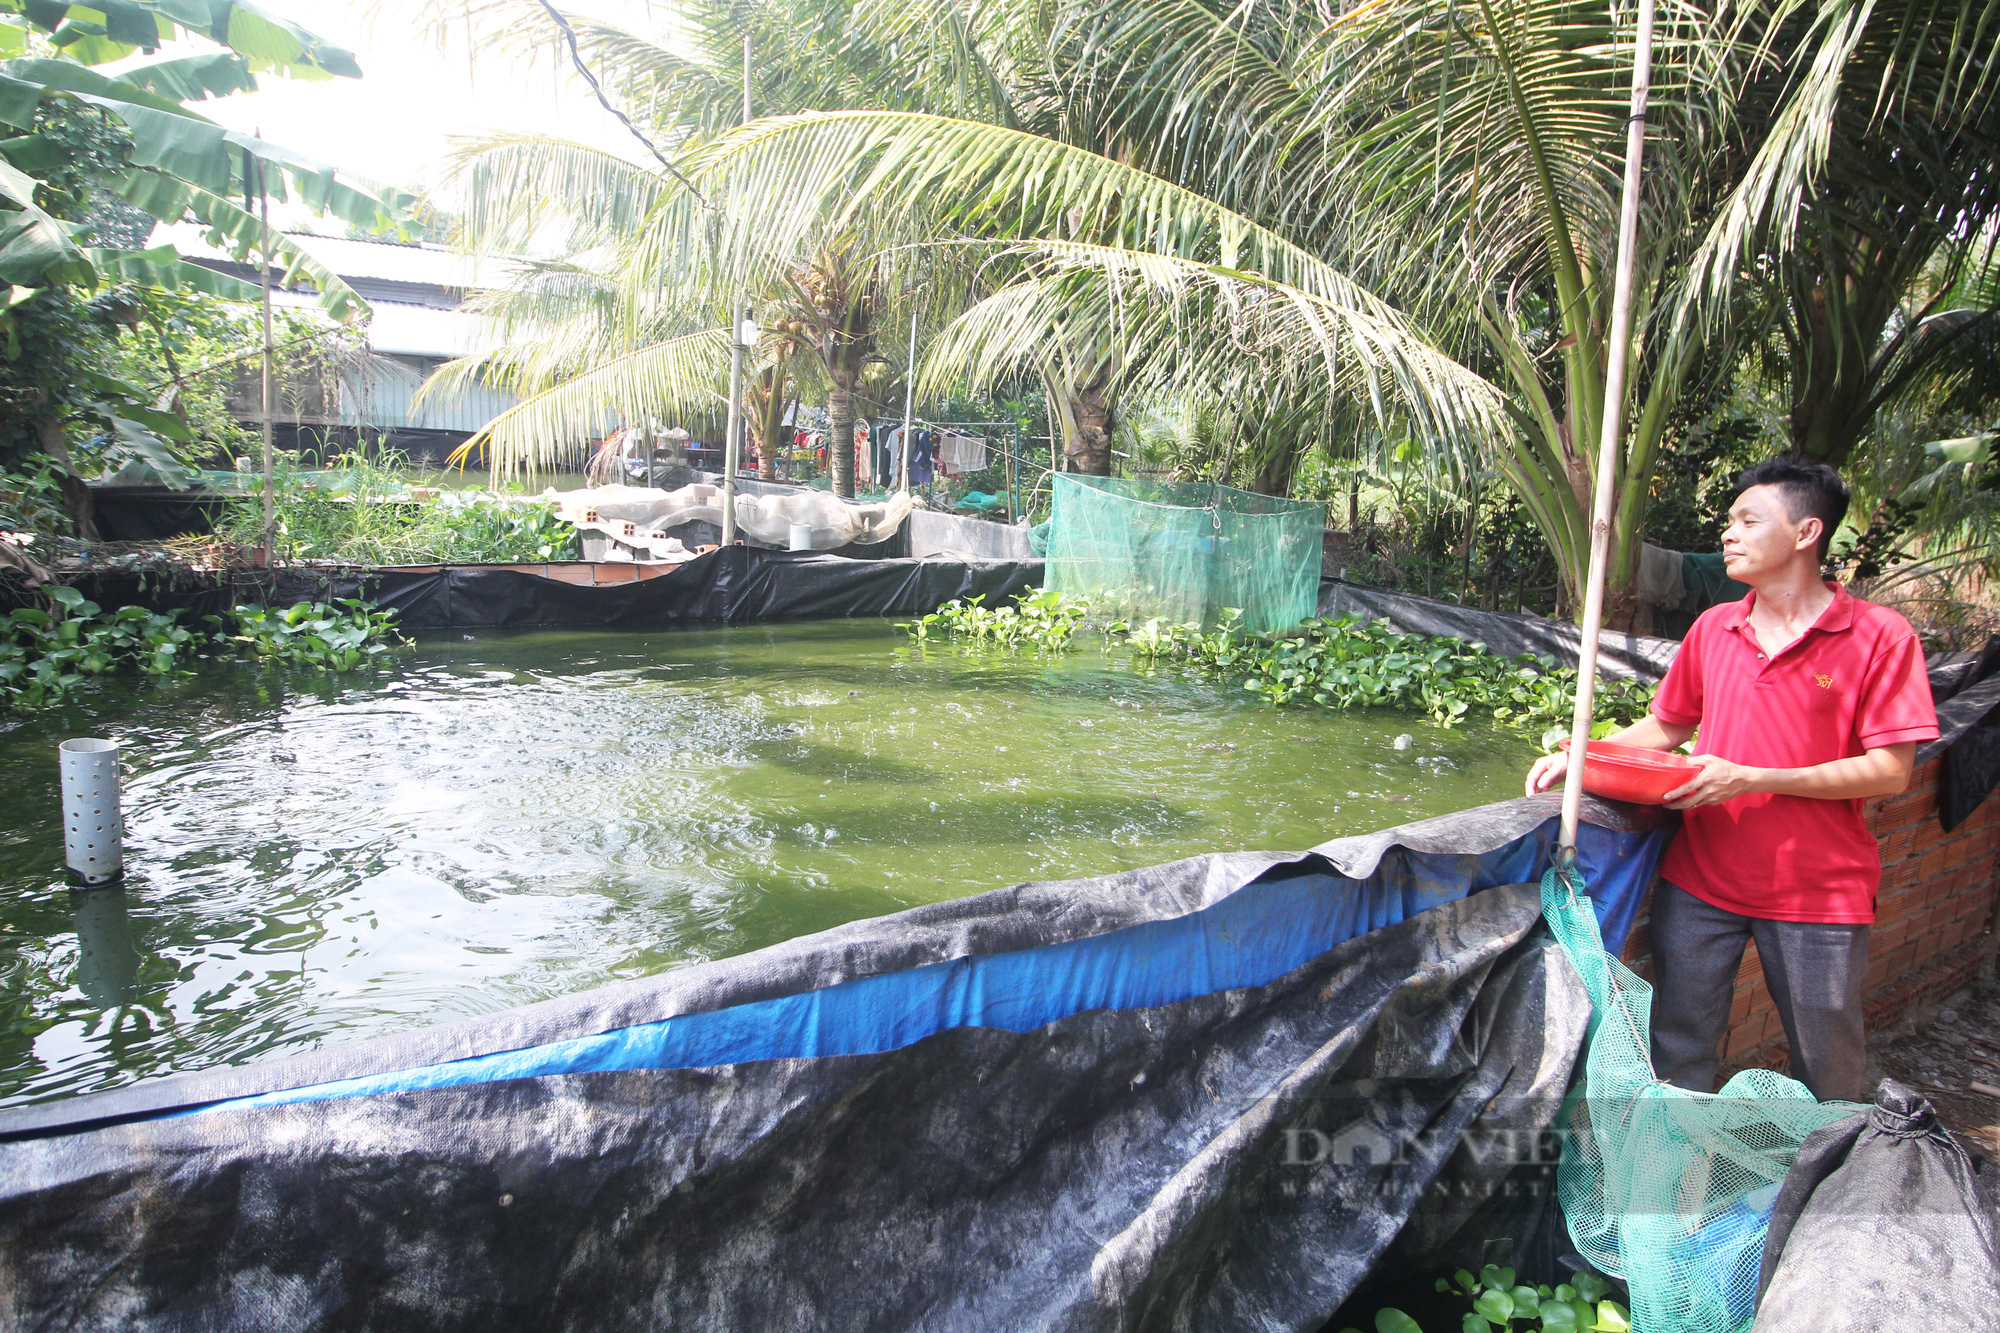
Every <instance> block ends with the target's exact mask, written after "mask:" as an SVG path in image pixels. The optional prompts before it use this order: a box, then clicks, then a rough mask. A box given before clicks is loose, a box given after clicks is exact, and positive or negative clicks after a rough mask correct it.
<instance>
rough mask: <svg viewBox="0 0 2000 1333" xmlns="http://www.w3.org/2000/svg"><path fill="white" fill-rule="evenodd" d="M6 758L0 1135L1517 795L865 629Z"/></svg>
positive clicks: (638, 639)
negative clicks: (84, 849)
mask: <svg viewBox="0 0 2000 1333" xmlns="http://www.w3.org/2000/svg"><path fill="white" fill-rule="evenodd" d="M0 727H4V728H5V730H4V731H0V774H4V775H5V778H4V781H5V793H6V797H5V801H4V805H0V809H4V810H5V812H6V813H5V815H4V827H0V1104H11V1103H17V1102H24V1101H34V1100H41V1099H45V1098H48V1097H52V1096H61V1095H68V1094H73V1093H78V1092H84V1091H90V1090H96V1089H101V1088H106V1087H111V1086H115V1085H117V1084H120V1083H124V1082H129V1081H131V1080H133V1079H135V1078H139V1077H144V1076H151V1075H157V1074H164V1073H169V1072H176V1071H185V1070H191V1069H197V1068H202V1067H206V1066H211V1065H216V1064H230V1063H239V1062H243V1061H249V1060H255V1059H262V1058H267V1057H270V1056H276V1055H281V1054H289V1053H294V1052H298V1051H301V1050H307V1049H310V1048H312V1047H315V1046H317V1045H320V1044H322V1043H327V1042H338V1041H347V1040H353V1039H357V1038H361V1037H367V1036H375V1035H379V1034H383V1033H387V1032H392V1031H398V1030H403V1029H408V1028H412V1027H418V1026H423V1025H427V1024H432V1023H439V1022H445V1021H449V1020H452V1019H457V1018H461V1017H465V1016H467V1015H470V1014H474V1013H479V1012H484V1011H488V1010H493V1009H500V1008H505V1007H508V1006H512V1005H519V1004H525V1003H528V1002H531V1001H534V1000H541V999H547V998H550V997H552V996H557V995H563V994H568V993H571V992H575V991H579V990H583V989H586V988H589V987H592V986H597V985H601V984H604V983H606V982H610V981H614V980H620V979H624V978H629V977H637V976H644V975H647V974H651V973H655V972H659V971H661V970H663V969H666V968H670V967H676V966H680V965H683V964H686V963H690V962H695V961H699V960H703V959H709V958H716V957H721V956H724V955H727V954H734V953H741V952H744V951H746V950H750V949H755V948H759V947H761V946H764V945H768V944H772V943H775V942H777V941H779V940H783V939H787V938H790V937H792V936H795V935H801V934H805V933H807V932H811V931H816V930H822V929H825V928H827V927H829V926H834V925H837V924H839V923H841V922H845V921H851V920H855V919H857V918H861V917H868V916H875V915H879V914H882V913H885V912H893V911H897V910H899V909H901V908H905V907H910V906H913V905H916V904H919V903H925V902H931V901H936V900H940V899H945V898H953V897H958V896H961V895H964V894H969V893H977V892H980V891H981V890H985V889H990V888H995V887H999V886H1002V885H1008V884H1014V883H1020V882H1023V881H1027V880H1035V879H1070V878H1076V877H1080V876H1086V875H1094V874H1102V873H1105V872H1108V871H1113V870H1120V869H1126V868H1129V867H1134V866H1142V865H1152V864H1157V863H1159V862H1162V861H1168V860H1172V859H1175V858H1177V857H1182V856H1190V855H1194V854H1197V853H1200V852H1205V851H1216V850H1234V849H1240V848H1277V849H1297V848H1303V847H1308V846H1311V845H1313V844H1316V843H1319V842H1323V841H1325V840H1327V839H1328V838H1332V837H1336V836H1339V835H1342V834H1349V833H1357V832H1365V831H1367V830H1370V829H1375V828H1381V827H1384V826H1387V825H1390V824H1397V823H1403V822H1406V821H1408V820H1411V819H1416V818H1421V817H1424V816H1427V815H1434V814H1442V813H1445V812H1447V811H1450V810H1456V809H1462V808H1464V807H1467V806H1471V805H1476V804H1480V803H1483V802H1486V801H1492V800H1498V799H1502V798H1504V797H1506V796H1509V795H1512V794H1514V793H1516V792H1517V791H1518V790H1519V784H1520V773H1521V771H1522V769H1523V767H1524V765H1525V764H1526V762H1527V760H1528V756H1529V754H1530V751H1529V749H1528V746H1527V742H1526V741H1525V740H1524V739H1523V738H1521V737H1520V736H1518V735H1515V734H1513V733H1509V732H1504V731H1500V730H1497V729H1494V728H1490V727H1482V726H1469V727H1461V728H1456V729H1453V730H1444V729H1441V728H1438V727H1435V726H1433V725H1431V724H1430V723H1428V722H1427V721H1424V720H1422V719H1416V718H1400V717H1397V716H1395V715H1385V714H1334V713H1329V712H1326V711H1324V710H1318V709H1290V710H1284V711H1274V710H1272V709H1270V708H1268V707H1266V706H1264V705H1263V704H1260V703H1258V702H1256V701H1255V700H1253V699H1251V698H1249V697H1248V696H1246V695H1243V694H1242V693H1241V692H1239V691H1231V690H1230V689H1228V688H1226V687H1223V686H1220V685H1214V684H1208V683H1203V682H1197V681H1189V680H1185V679H1182V678H1180V677H1178V676H1176V675H1173V674H1159V675H1153V676H1148V675H1146V674H1144V673H1143V672H1140V671H1136V670H1134V669H1132V668H1131V667H1130V666H1129V665H1127V664H1125V663H1124V662H1123V661H1122V660H1111V659H1106V658H1104V657H1101V656H1099V655H1097V654H1096V653H1095V652H1093V651H1090V650H1086V651H1084V652H1082V653H1078V654H1074V655H1071V656H1069V657H1065V658H1060V659H1048V658H1040V657H1036V656H1033V655H1023V656H1018V657H1013V656H1002V655H994V654H985V653H979V652H976V651H968V650H961V649H957V648H951V647H946V648H942V649H940V648H937V647H931V648H927V649H926V648H917V647H913V646H911V645H909V644H908V643H907V642H906V641H905V639H904V638H903V636H902V635H901V634H900V633H899V632H897V631H896V630H895V629H894V628H893V627H892V626H890V625H889V624H888V623H886V622H884V621H880V620H849V621H823V622H817V623H810V624H787V625H782V626H758V627H752V628H730V629H711V630H679V631H671V632H660V633H646V634H641V633H629V634H626V633H619V634H610V633H602V632H592V633H588V634H568V633H542V634H532V635H513V636H501V635H487V636H483V637H479V638H470V637H461V636H451V637H449V638H435V639H431V640H429V641H426V642H420V643H419V644H418V645H417V646H416V647H415V648H413V649H410V650H408V651H406V652H405V653H403V654H402V655H401V657H400V659H399V666H398V668H397V669H394V670H391V671H385V672H383V673H381V674H380V675H378V676H375V677H373V678H366V679H359V680H354V679H349V680H342V679H340V678H334V677H316V676H314V675H312V674H310V673H303V674H295V675H290V676H284V675H276V674H272V673H268V672H257V671H253V670H250V669H248V668H216V669H211V670H209V671H207V672H205V673H203V674H200V675H197V676H194V677H190V678H187V679H184V680H181V681H177V682H173V683H170V684H167V685H164V686H144V687H135V688H134V689H132V690H130V691H129V692H127V691H125V690H122V689H119V688H117V687H107V688H106V689H105V690H104V691H103V692H101V693H98V694H96V695H94V696H92V697H90V698H87V699H83V700H81V701H79V702H74V703H72V704H70V705H68V706H65V707H63V708H60V709H53V710H50V711H47V712H44V713H40V714H34V715H28V716H25V717H13V718H8V719H5V720H4V721H0ZM85 735H98V736H111V737H116V738H117V739H119V740H120V741H121V742H123V745H124V760H123V763H124V790H125V809H126V820H127V825H128V834H127V844H126V860H127V867H128V874H127V878H126V881H125V883H124V885H123V887H122V888H119V889H112V890H95V891H89V892H77V891H72V890H71V889H70V888H69V887H68V886H67V884H66V882H65V880H64V877H63V869H62V837H61V830H60V827H59V822H58V810H59V798H58V791H57V778H56V745H57V743H58V742H59V741H61V740H62V739H64V738H66V737H71V736H85ZM1403 735H1407V736H1409V737H1410V739H1409V740H1407V741H1405V742H1404V744H1403V748H1401V749H1399V748H1397V745H1396V742H1397V738H1398V737H1399V736H1403Z"/></svg>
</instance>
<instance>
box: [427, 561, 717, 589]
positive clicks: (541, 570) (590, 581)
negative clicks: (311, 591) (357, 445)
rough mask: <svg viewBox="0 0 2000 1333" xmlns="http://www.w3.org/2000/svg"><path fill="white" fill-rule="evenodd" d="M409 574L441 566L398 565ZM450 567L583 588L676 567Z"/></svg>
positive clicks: (576, 564)
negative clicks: (511, 573)
mask: <svg viewBox="0 0 2000 1333" xmlns="http://www.w3.org/2000/svg"><path fill="white" fill-rule="evenodd" d="M396 568H398V569H399V570H402V571H404V572H407V573H411V574H435V573H437V572H438V571H439V570H440V569H443V568H444V566H443V565H399V566H397V567H396ZM452 568H453V569H511V570H513V571H514V572H515V573H517V574H539V575H540V576H541V577H543V578H545V579H554V580H555V581H556V582H558V583H578V584H582V585H584V586H585V587H590V586H593V585H597V584H609V583H640V582H644V581H645V580H646V579H657V578H663V577H665V576H666V575H668V574H671V573H673V572H674V571H675V570H676V569H679V568H680V566H679V565H678V564H664V563H649V564H642V565H641V564H631V563H627V562H623V561H612V560H603V561H593V560H558V561H551V562H549V563H547V564H539V565H453V566H452Z"/></svg>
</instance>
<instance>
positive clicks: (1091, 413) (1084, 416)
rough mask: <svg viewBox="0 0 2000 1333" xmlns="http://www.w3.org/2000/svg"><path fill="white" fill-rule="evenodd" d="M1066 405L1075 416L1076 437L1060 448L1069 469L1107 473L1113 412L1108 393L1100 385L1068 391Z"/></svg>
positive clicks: (1102, 475)
mask: <svg viewBox="0 0 2000 1333" xmlns="http://www.w3.org/2000/svg"><path fill="white" fill-rule="evenodd" d="M1069 406H1070V413H1071V415H1072V416H1074V417H1075V419H1076V439H1075V441H1074V442H1072V443H1071V444H1070V445H1069V446H1068V447H1067V448H1066V449H1065V450H1064V451H1063V452H1064V454H1065V455H1066V456H1067V458H1068V459H1069V470H1070V471H1071V472H1080V473H1082V474H1084V475H1085V476H1088V477H1108V476H1110V475H1111V430H1112V426H1113V424H1114V415H1115V412H1116V408H1115V407H1114V406H1113V405H1112V402H1111V398H1110V395H1109V394H1107V393H1106V392H1105V391H1104V390H1103V389H1102V388H1101V387H1096V386H1086V387H1083V388H1079V389H1077V390H1075V391H1074V392H1073V393H1072V394H1071V396H1070V400H1069Z"/></svg>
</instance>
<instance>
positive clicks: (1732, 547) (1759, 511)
mask: <svg viewBox="0 0 2000 1333" xmlns="http://www.w3.org/2000/svg"><path fill="white" fill-rule="evenodd" d="M1821 526H1822V525H1821V523H1820V521H1819V519H1817V518H1815V517H1812V516H1810V515H1808V516H1807V517H1805V518H1802V519H1800V520H1798V521H1797V522H1793V521H1792V516H1791V515H1790V514H1789V513H1788V512H1786V509H1785V496H1784V492H1782V491H1781V490H1779V489H1778V488H1777V487H1776V486H1752V487H1751V488H1750V489H1749V490H1747V491H1745V492H1743V494H1741V495H1739V496H1737V497H1736V503H1735V504H1733V505H1731V506H1729V527H1728V528H1727V529H1726V530H1725V531H1724V532H1723V534H1722V567H1723V569H1724V570H1726V571H1727V572H1728V574H1729V577H1730V578H1732V579H1735V580H1736V581H1737V582H1739V583H1755V582H1757V580H1758V579H1760V578H1764V577H1767V576H1769V575H1771V574H1775V573H1777V572H1778V571H1779V570H1782V569H1784V568H1785V567H1786V566H1787V565H1790V564H1791V563H1792V561H1794V560H1796V559H1797V558H1798V555H1799V552H1801V551H1805V552H1808V553H1813V554H1814V555H1815V559H1816V558H1817V555H1816V553H1817V550H1818V547H1819V535H1820V528H1821Z"/></svg>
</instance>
